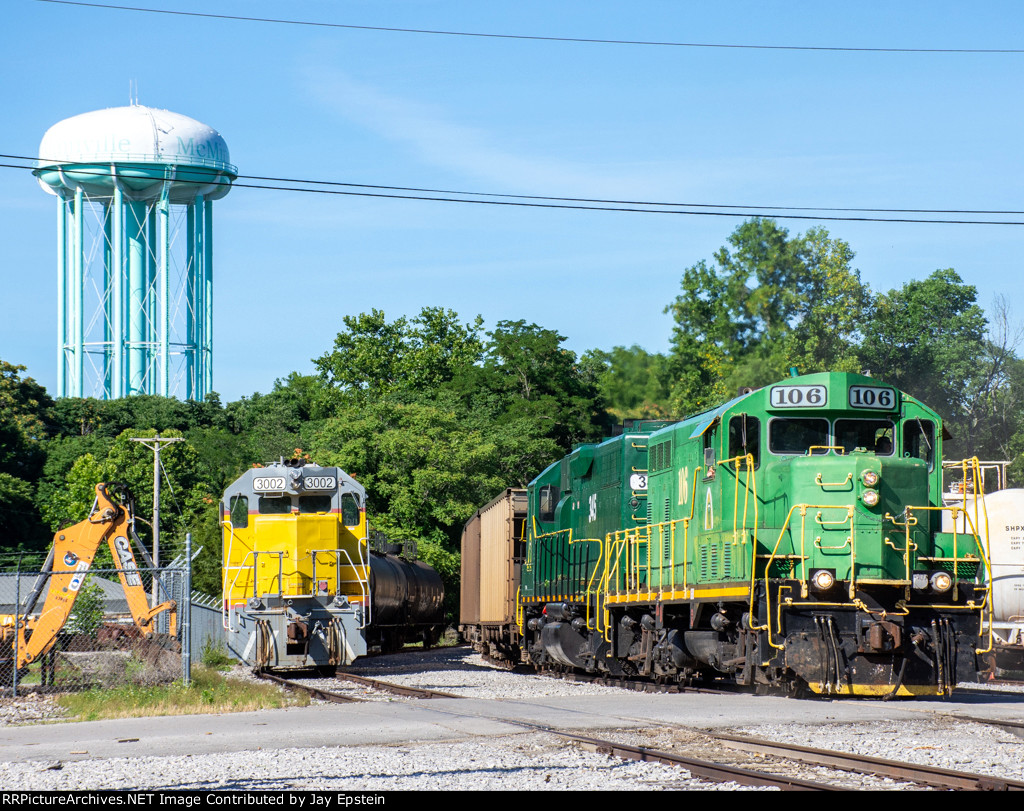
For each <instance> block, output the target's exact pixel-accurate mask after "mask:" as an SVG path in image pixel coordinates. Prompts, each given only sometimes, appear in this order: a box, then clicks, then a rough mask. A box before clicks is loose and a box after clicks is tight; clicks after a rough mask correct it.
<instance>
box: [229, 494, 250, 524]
mask: <svg viewBox="0 0 1024 811" xmlns="http://www.w3.org/2000/svg"><path fill="white" fill-rule="evenodd" d="M231 526H233V527H237V528H238V529H245V528H246V527H247V526H249V498H248V496H232V497H231Z"/></svg>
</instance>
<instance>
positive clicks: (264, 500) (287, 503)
mask: <svg viewBox="0 0 1024 811" xmlns="http://www.w3.org/2000/svg"><path fill="white" fill-rule="evenodd" d="M258 509H259V513H260V515H284V514H286V513H290V512H291V511H292V500H291V498H289V497H288V496H260V501H259V507H258Z"/></svg>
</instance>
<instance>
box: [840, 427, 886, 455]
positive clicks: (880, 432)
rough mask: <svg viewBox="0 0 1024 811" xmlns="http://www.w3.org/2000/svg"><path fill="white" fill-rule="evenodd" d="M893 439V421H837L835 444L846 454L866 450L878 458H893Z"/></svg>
mask: <svg viewBox="0 0 1024 811" xmlns="http://www.w3.org/2000/svg"><path fill="white" fill-rule="evenodd" d="M892 438H893V425H892V420H836V442H835V444H836V445H837V446H839V447H842V449H843V450H844V451H845V452H846V453H850V452H851V451H852V450H853V449H854V448H864V450H868V451H874V452H875V455H876V456H892V452H893V441H892Z"/></svg>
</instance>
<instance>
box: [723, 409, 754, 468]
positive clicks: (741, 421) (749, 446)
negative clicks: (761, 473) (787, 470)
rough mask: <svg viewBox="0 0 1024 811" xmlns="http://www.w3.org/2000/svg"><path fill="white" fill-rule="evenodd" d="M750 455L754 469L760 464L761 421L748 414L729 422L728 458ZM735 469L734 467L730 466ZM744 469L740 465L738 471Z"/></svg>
mask: <svg viewBox="0 0 1024 811" xmlns="http://www.w3.org/2000/svg"><path fill="white" fill-rule="evenodd" d="M747 454H750V455H751V456H753V457H754V467H755V468H756V467H758V466H759V465H760V464H761V420H759V419H758V418H757V417H751V416H749V415H748V414H740V415H739V416H738V417H733V418H732V419H731V420H729V458H730V459H735V458H736V457H737V456H746V455H747ZM732 467H733V469H735V465H733V466H732ZM743 469H744V465H743V464H742V463H741V465H740V470H743Z"/></svg>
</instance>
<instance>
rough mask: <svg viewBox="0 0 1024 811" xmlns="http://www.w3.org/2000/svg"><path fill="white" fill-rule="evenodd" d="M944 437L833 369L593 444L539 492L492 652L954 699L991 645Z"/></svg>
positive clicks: (888, 396) (813, 688)
mask: <svg viewBox="0 0 1024 811" xmlns="http://www.w3.org/2000/svg"><path fill="white" fill-rule="evenodd" d="M942 435H943V429H942V422H941V420H940V418H939V416H938V415H937V414H936V413H935V412H934V411H933V410H931V409H929V408H928V407H927V406H925V405H924V404H922V403H920V402H919V401H917V400H916V399H914V398H913V397H911V396H909V395H907V394H905V393H903V392H901V391H899V390H897V389H895V388H894V387H892V386H889V385H886V384H885V383H883V382H881V381H878V380H874V379H872V378H868V377H865V376H862V375H856V374H846V373H820V374H812V375H806V376H794V377H792V378H790V379H787V380H783V381H780V382H778V383H777V384H775V385H770V386H766V387H764V388H761V389H758V390H754V391H749V390H748V391H746V392H744V393H743V394H741V395H740V396H739V397H737V398H736V399H734V400H732V401H730V402H728V403H725V404H724V405H722V406H720V407H718V408H715V409H713V410H711V411H708V412H705V413H702V414H698V415H695V416H693V417H689V418H687V419H684V420H681V421H678V422H673V423H670V424H666V423H662V424H657V423H655V424H642V423H641V424H636V425H634V426H632V427H631V428H630V429H628V430H627V431H626V432H625V433H623V434H622V435H621V436H617V437H614V438H611V439H607V440H605V441H603V442H601V443H597V444H589V445H581V446H578V447H577V448H575V449H574V450H573V452H572V453H571V454H569V455H568V456H567V457H565V458H564V459H562V460H560V461H558V462H556V463H555V464H553V465H551V466H550V467H549V468H547V469H546V470H545V471H543V472H542V473H541V474H540V475H539V476H538V477H537V478H536V479H535V480H534V481H532V482H531V483H530V485H529V487H528V489H527V499H528V510H527V512H528V514H527V521H526V531H525V536H526V537H525V550H524V554H523V556H522V559H521V566H520V567H519V571H520V582H519V583H518V584H516V586H515V589H516V593H517V612H516V618H515V621H514V622H513V623H509V624H507V626H506V637H505V638H504V639H503V640H502V641H501V642H500V643H499V641H498V640H497V639H495V638H494V636H495V632H494V630H493V629H492V630H489V631H486V629H479V630H476V631H475V632H474V633H475V634H476V637H478V638H479V642H478V644H479V645H481V646H482V645H483V644H484V643H486V644H487V646H488V648H489V649H490V650H494V649H495V648H500V649H502V650H503V651H513V652H515V651H516V650H517V649H520V650H521V651H522V656H523V658H524V659H526V660H527V661H528V662H530V663H532V664H533V665H534V666H535V667H537V668H540V669H550V670H568V669H581V670H586V671H590V672H597V673H606V674H609V675H613V676H629V677H638V678H643V679H650V680H655V681H665V682H677V683H691V682H699V681H707V680H725V681H731V682H733V683H736V684H739V685H746V686H750V687H761V688H763V689H773V690H774V689H780V690H785V691H788V692H800V691H804V690H809V691H810V692H814V693H819V694H831V695H850V696H877V697H893V696H915V695H944V694H948V693H949V692H950V691H951V690H952V689H953V687H954V686H955V685H956V684H957V683H958V682H959V681H964V680H974V678H975V676H976V673H977V671H978V667H979V661H980V658H981V657H982V656H984V655H985V654H986V652H987V651H989V650H991V646H992V635H991V602H990V594H989V587H988V585H987V583H988V582H990V581H989V580H988V577H987V569H988V562H987V558H986V549H985V544H984V543H983V541H982V540H981V538H980V537H979V529H978V526H977V523H976V522H975V521H973V517H972V516H967V517H966V518H965V516H964V512H963V509H962V507H961V508H958V507H957V506H956V505H952V506H949V505H944V504H943V500H942V470H941V464H940V463H941V459H942V455H941V454H942V439H943V436H942ZM944 513H948V514H954V513H955V514H956V517H957V518H959V519H961V520H960V521H959V522H957V523H958V526H960V527H961V529H960V530H955V531H943V527H942V516H943V514H944ZM965 521H966V524H965V523H964V522H965ZM964 526H966V531H965V530H964V529H963V527H964ZM485 631H486V633H485ZM471 635H472V634H471Z"/></svg>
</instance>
